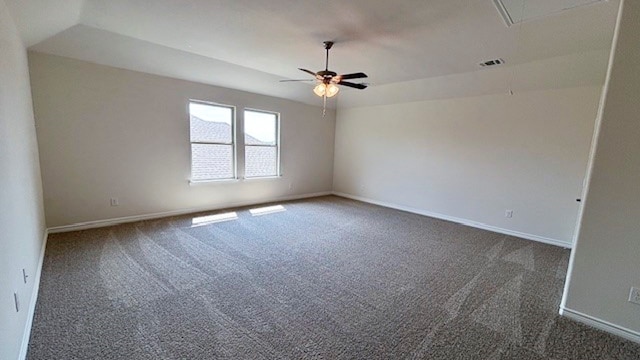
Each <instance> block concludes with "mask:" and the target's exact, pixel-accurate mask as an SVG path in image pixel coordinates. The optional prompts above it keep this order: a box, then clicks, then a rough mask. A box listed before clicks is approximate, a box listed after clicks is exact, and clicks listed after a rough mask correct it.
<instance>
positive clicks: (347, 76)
mask: <svg viewBox="0 0 640 360" xmlns="http://www.w3.org/2000/svg"><path fill="white" fill-rule="evenodd" d="M366 77H367V74H365V73H362V72H357V73H353V74H344V75H340V79H342V80H349V79H361V78H366Z"/></svg>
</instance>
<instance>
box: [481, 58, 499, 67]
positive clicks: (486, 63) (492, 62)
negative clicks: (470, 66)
mask: <svg viewBox="0 0 640 360" xmlns="http://www.w3.org/2000/svg"><path fill="white" fill-rule="evenodd" d="M502 64H504V60H502V59H493V60H487V61H483V62H481V63H480V67H491V66H498V65H502Z"/></svg>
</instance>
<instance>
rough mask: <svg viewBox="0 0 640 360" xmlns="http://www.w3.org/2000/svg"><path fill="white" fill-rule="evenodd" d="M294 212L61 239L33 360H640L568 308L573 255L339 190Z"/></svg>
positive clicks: (41, 301) (50, 259) (44, 292)
mask: <svg viewBox="0 0 640 360" xmlns="http://www.w3.org/2000/svg"><path fill="white" fill-rule="evenodd" d="M282 206H283V208H282V209H272V210H283V211H278V212H267V213H264V214H262V215H259V216H253V215H252V214H251V213H250V212H249V208H244V209H236V210H233V211H235V213H236V215H237V219H235V218H233V214H227V215H222V216H217V217H208V218H206V217H205V218H202V216H205V215H211V214H199V215H198V216H195V215H192V216H181V217H173V218H167V219H161V220H154V221H144V222H137V223H132V224H125V225H120V226H114V227H109V228H102V229H94V230H87V231H79V232H73V233H65V234H55V235H51V236H50V237H49V243H48V245H47V250H46V256H45V261H44V267H43V274H42V280H41V285H40V294H39V298H38V303H37V309H36V314H35V319H34V323H33V330H32V335H31V342H30V345H29V354H28V358H29V359H48V360H51V359H639V358H640V346H638V345H636V344H633V343H631V342H627V341H624V340H622V339H619V338H616V337H614V336H610V335H607V334H605V333H602V332H599V331H596V330H592V329H590V328H587V327H585V326H582V325H580V324H577V323H574V322H572V321H570V320H567V319H565V318H560V317H559V316H558V315H557V311H558V306H559V302H560V297H561V294H562V287H563V283H564V277H565V272H566V267H567V262H568V258H569V251H568V250H565V249H561V248H557V247H554V246H550V245H544V244H540V243H536V242H532V241H528V240H522V239H518V238H514V237H509V236H505V235H500V234H496V233H492V232H488V231H483V230H478V229H474V228H470V227H465V226H462V225H458V224H454V223H450V222H446V221H441V220H435V219H431V218H427V217H423V216H419V215H414V214H410V213H405V212H401V211H396V210H391V209H386V208H382V207H377V206H373V205H368V204H364V203H360V202H356V201H351V200H346V199H343V198H339V197H322V198H317V199H311V200H304V201H296V202H288V203H284V204H282ZM225 219H226V220H227V221H220V220H225ZM207 221H219V222H210V223H207Z"/></svg>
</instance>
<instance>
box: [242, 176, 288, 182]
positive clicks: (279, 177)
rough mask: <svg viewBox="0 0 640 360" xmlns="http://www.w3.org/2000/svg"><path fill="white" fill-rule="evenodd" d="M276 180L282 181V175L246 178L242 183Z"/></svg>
mask: <svg viewBox="0 0 640 360" xmlns="http://www.w3.org/2000/svg"><path fill="white" fill-rule="evenodd" d="M278 179H282V175H274V176H255V177H246V178H244V179H243V180H244V181H257V180H278Z"/></svg>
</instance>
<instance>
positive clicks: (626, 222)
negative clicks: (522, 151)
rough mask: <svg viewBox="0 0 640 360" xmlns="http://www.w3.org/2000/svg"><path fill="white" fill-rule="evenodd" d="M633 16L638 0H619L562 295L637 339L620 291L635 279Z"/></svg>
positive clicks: (638, 273) (638, 61) (637, 148)
mask: <svg viewBox="0 0 640 360" xmlns="http://www.w3.org/2000/svg"><path fill="white" fill-rule="evenodd" d="M638 19H640V2H639V1H636V0H631V1H625V2H624V8H623V11H622V15H621V19H620V23H619V28H618V29H619V37H618V40H617V45H616V48H614V51H613V56H614V58H613V61H612V63H611V68H610V72H609V76H608V80H607V82H608V85H607V87H608V90H607V91H606V94H605V96H606V97H605V102H604V107H603V110H602V117H601V122H600V131H599V136H598V139H597V143H596V146H597V147H596V151H595V157H594V160H593V164H592V168H591V175H590V180H589V185H588V192H587V196H586V202H585V208H584V214H583V217H582V223H581V227H580V230H579V235H578V239H577V241H576V246H575V249H574V250H573V255H572V261H571V264H572V265H571V266H570V269H571V271H570V273H569V276H568V285H567V289H566V290H565V298H564V303H563V307H564V313H565V314H567V315H570V316H571V315H573V316H574V317H575V315H576V312H577V314H578V317H580V314H585V315H586V316H590V317H593V318H595V319H597V320H600V321H605V322H608V323H611V324H613V328H615V327H621V328H624V329H627V330H628V331H627V332H626V333H627V334H633V333H634V332H635V339H636V341H640V305H635V304H631V303H629V302H627V299H628V297H629V288H630V287H631V286H635V287H640V115H639V114H640V102H639V101H638V94H640V46H638V44H639V37H638V34H640V22H639V21H638ZM582 319H583V320H584V319H585V318H584V317H582ZM608 329H609V330H611V329H612V327H609V328H608ZM622 334H623V335H624V334H625V333H624V332H623V333H622Z"/></svg>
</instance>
